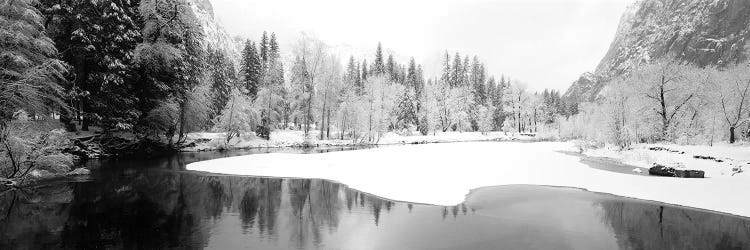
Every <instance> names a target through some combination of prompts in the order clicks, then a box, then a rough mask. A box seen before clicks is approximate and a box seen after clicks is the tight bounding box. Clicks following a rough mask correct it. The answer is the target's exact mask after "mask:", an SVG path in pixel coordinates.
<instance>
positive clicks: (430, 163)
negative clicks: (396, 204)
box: [187, 142, 750, 217]
mask: <svg viewBox="0 0 750 250" xmlns="http://www.w3.org/2000/svg"><path fill="white" fill-rule="evenodd" d="M564 151H576V152H577V149H576V148H575V146H574V144H573V143H570V142H536V143H518V142H466V143H442V144H421V145H404V146H393V147H382V148H374V149H368V150H356V151H342V152H331V153H323V154H280V153H278V154H257V155H247V156H239V157H231V158H223V159H216V160H209V161H203V162H196V163H192V164H189V165H188V166H187V169H189V170H196V171H205V172H212V173H222V174H234V175H253V176H273V177H297V178H320V179H328V180H334V181H338V182H341V183H344V184H347V185H349V186H350V187H352V188H355V189H358V190H362V191H364V192H368V193H371V194H374V195H377V196H381V197H385V198H388V199H393V200H399V201H407V202H415V203H428V204H436V205H455V204H459V203H461V202H463V201H464V198H465V196H466V195H467V194H468V193H469V192H470V190H472V189H475V188H479V187H485V186H495V185H509V184H532V185H549V186H565V187H577V188H583V189H587V190H590V191H595V192H603V193H610V194H615V195H621V196H626V197H633V198H639V199H645V200H654V201H661V202H665V203H670V204H677V205H684V206H689V207H695V208H703V209H709V210H714V211H720V212H726V213H730V214H736V215H741V216H748V217H750V201H748V200H747V197H750V174H747V173H742V174H737V175H735V176H729V175H718V176H710V177H711V178H705V179H681V178H670V177H652V176H639V175H626V174H620V173H615V172H610V171H604V170H598V169H595V168H591V167H589V166H587V165H585V164H583V163H581V162H580V159H579V157H577V156H574V155H572V154H565V153H562V152H564ZM550 209H554V208H550Z"/></svg>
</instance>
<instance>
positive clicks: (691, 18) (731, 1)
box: [565, 0, 750, 102]
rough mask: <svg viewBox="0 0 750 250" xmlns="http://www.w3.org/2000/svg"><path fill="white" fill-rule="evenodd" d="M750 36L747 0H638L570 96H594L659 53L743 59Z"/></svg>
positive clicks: (715, 60) (718, 60) (696, 59)
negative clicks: (606, 49) (604, 51)
mask: <svg viewBox="0 0 750 250" xmlns="http://www.w3.org/2000/svg"><path fill="white" fill-rule="evenodd" d="M748 38H750V1H748V0H638V1H637V2H635V3H633V4H632V5H631V6H630V7H629V8H628V9H627V11H626V12H625V13H624V14H623V16H622V18H621V20H620V25H619V27H618V30H617V33H616V35H615V39H614V41H612V44H611V45H610V48H609V51H608V52H607V54H606V55H605V56H604V58H603V59H602V60H601V62H600V63H599V66H597V68H596V70H595V71H594V72H593V73H586V74H584V75H583V76H581V78H580V79H578V80H577V81H575V82H573V84H572V85H571V87H570V88H569V89H568V91H567V92H566V93H565V98H567V99H568V100H570V101H575V102H585V101H591V100H593V99H595V98H596V97H597V96H598V94H599V91H601V90H602V89H603V88H604V87H605V86H606V83H607V82H608V81H609V80H610V79H612V78H614V77H617V76H620V75H622V74H626V73H627V72H628V71H629V70H631V69H632V68H633V67H634V66H636V65H638V64H639V63H643V62H650V61H653V60H656V59H659V58H675V59H678V60H682V61H685V62H689V63H693V64H695V65H697V66H700V67H705V66H711V65H717V66H722V65H726V64H730V63H738V62H744V61H746V60H747V59H748V50H749V49H750V47H749V45H748V43H747V40H748Z"/></svg>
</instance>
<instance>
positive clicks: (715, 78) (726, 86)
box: [709, 64, 750, 143]
mask: <svg viewBox="0 0 750 250" xmlns="http://www.w3.org/2000/svg"><path fill="white" fill-rule="evenodd" d="M711 71H712V72H711V73H713V74H712V81H711V82H712V84H713V86H712V88H713V89H715V90H716V91H715V92H714V93H709V94H713V95H714V98H715V100H718V103H720V107H721V111H722V115H723V116H724V119H725V120H726V123H727V125H728V126H729V143H734V142H735V141H736V140H737V138H736V135H735V133H736V132H735V130H736V129H737V128H738V127H739V126H741V125H742V124H744V123H747V122H748V118H747V110H748V106H750V104H748V102H750V96H748V94H750V66H748V65H747V64H736V65H730V66H729V67H727V69H724V70H721V71H718V70H711ZM717 95H718V96H717Z"/></svg>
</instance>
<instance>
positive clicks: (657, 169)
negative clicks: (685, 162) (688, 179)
mask: <svg viewBox="0 0 750 250" xmlns="http://www.w3.org/2000/svg"><path fill="white" fill-rule="evenodd" d="M648 174H650V175H657V176H668V177H675V169H674V168H673V167H667V166H664V165H661V164H657V163H654V166H653V167H651V168H649V169H648Z"/></svg>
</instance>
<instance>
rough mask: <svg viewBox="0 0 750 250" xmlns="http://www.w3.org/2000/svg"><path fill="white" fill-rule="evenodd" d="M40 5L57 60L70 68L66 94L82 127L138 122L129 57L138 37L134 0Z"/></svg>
mask: <svg viewBox="0 0 750 250" xmlns="http://www.w3.org/2000/svg"><path fill="white" fill-rule="evenodd" d="M39 6H40V8H41V10H42V13H43V14H44V15H45V16H46V20H47V21H46V22H45V25H46V26H47V27H46V28H47V30H50V31H51V32H50V33H49V35H50V37H52V38H53V40H54V41H55V45H56V47H57V48H58V49H59V51H61V52H62V53H61V55H60V56H61V59H62V60H64V61H65V62H67V63H68V64H69V65H71V66H72V69H74V70H72V71H71V72H70V74H69V75H68V76H69V79H70V80H71V83H72V84H71V85H70V86H68V89H69V93H68V96H69V97H72V98H71V99H70V100H69V101H71V102H72V103H74V105H75V107H76V109H77V111H78V112H79V113H80V115H81V116H82V117H83V124H82V129H83V130H87V129H88V126H89V124H90V123H96V124H98V125H100V126H102V127H104V128H105V129H107V128H112V127H114V126H116V125H120V126H123V125H124V124H128V125H132V124H134V123H135V122H137V118H138V112H137V110H135V107H136V105H135V102H136V99H137V97H135V96H133V86H132V85H133V84H134V81H136V79H135V78H134V77H133V76H134V75H136V74H135V72H134V71H135V67H134V65H133V64H134V63H133V60H132V58H133V50H134V49H135V47H136V45H137V44H138V43H139V42H140V41H141V40H142V38H141V35H140V34H141V32H140V29H141V27H140V22H141V21H140V16H139V15H138V6H139V2H138V1H127V0H103V1H93V2H90V1H56V0H42V1H40V5H39ZM73 86H75V88H74V87H73Z"/></svg>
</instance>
